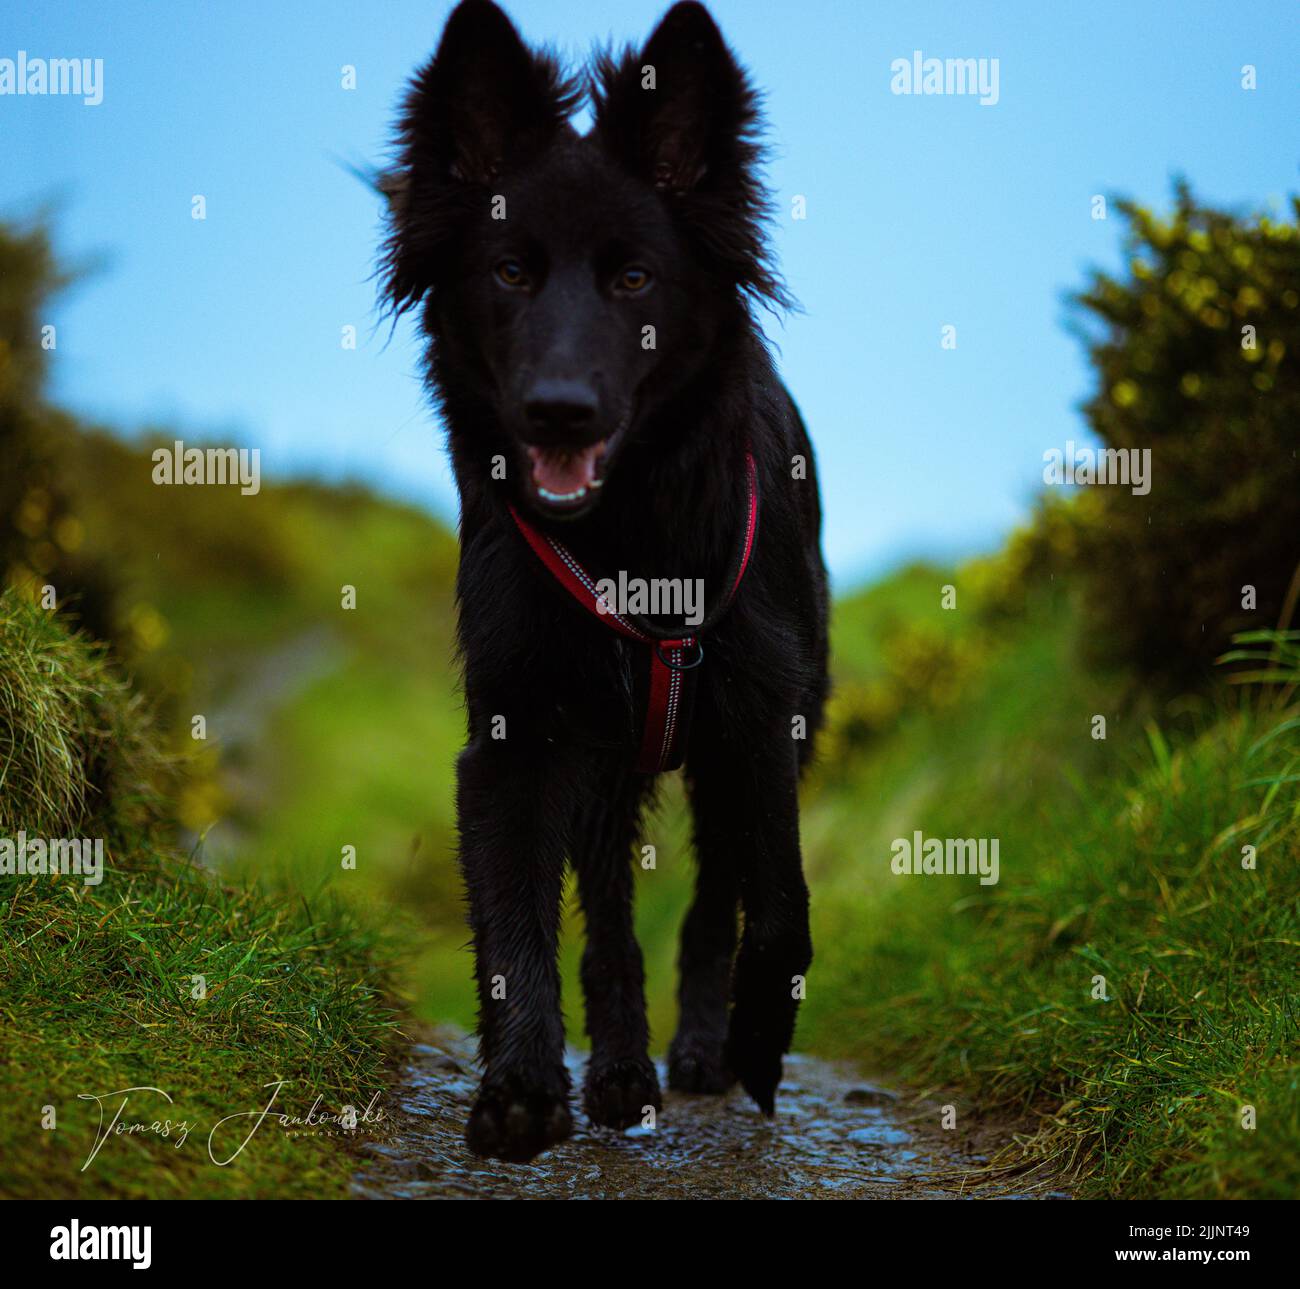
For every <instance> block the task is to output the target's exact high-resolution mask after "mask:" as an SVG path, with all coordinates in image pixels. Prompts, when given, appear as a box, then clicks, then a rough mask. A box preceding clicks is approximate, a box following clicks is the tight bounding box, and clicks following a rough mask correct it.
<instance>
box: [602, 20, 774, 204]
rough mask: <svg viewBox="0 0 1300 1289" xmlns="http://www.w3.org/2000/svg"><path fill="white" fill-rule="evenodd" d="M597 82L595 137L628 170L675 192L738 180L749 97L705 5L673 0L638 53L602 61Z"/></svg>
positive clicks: (746, 148)
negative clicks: (677, 2)
mask: <svg viewBox="0 0 1300 1289" xmlns="http://www.w3.org/2000/svg"><path fill="white" fill-rule="evenodd" d="M599 80H600V89H599V90H598V93H597V108H596V134H597V137H598V138H599V139H600V140H601V142H602V143H603V144H604V145H605V147H606V148H607V149H608V150H609V151H610V152H611V153H612V154H613V155H615V156H616V157H617V158H618V159H619V160H620V161H621V162H622V163H623V164H624V165H626V166H627V167H629V168H630V169H631V170H632V171H633V172H634V173H636V174H638V175H640V176H641V177H642V178H644V179H646V180H648V181H650V182H652V183H654V184H655V185H656V186H657V187H660V188H664V189H668V190H670V191H672V192H677V193H684V192H689V191H691V190H693V189H695V188H697V187H701V186H702V187H706V188H717V187H719V186H722V185H724V184H725V183H726V182H727V181H728V180H729V179H737V178H743V171H744V169H745V168H746V167H747V166H748V165H749V163H750V162H751V161H752V159H753V148H752V147H751V146H750V145H749V140H748V135H749V134H750V132H751V130H752V129H753V128H754V126H755V124H756V103H755V96H754V94H753V91H752V90H751V89H750V88H749V84H748V82H747V80H746V78H745V73H744V72H743V71H742V70H741V68H740V66H739V64H738V63H737V62H736V60H735V58H733V57H732V54H731V51H730V50H729V49H728V48H727V45H726V42H725V41H724V40H723V39H722V33H721V32H720V31H719V30H718V28H717V26H716V24H715V23H714V21H713V19H712V18H711V17H710V16H709V12H708V10H707V9H705V8H704V6H703V5H701V4H696V3H694V2H693V0H683V3H680V4H676V5H674V6H673V7H672V8H671V9H670V10H669V11H668V12H667V14H665V15H664V18H663V21H662V22H661V23H660V24H659V26H658V27H657V28H656V29H655V32H654V34H653V35H652V36H651V37H650V39H649V40H648V41H647V42H646V45H645V48H644V49H642V51H641V52H640V54H635V53H631V52H629V53H627V54H625V55H624V56H623V58H622V59H621V60H620V61H618V62H614V61H613V60H612V59H609V58H604V59H602V60H601V63H600V67H599Z"/></svg>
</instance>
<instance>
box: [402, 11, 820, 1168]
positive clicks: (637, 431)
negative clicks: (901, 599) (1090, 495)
mask: <svg viewBox="0 0 1300 1289" xmlns="http://www.w3.org/2000/svg"><path fill="white" fill-rule="evenodd" d="M648 67H653V68H654V80H655V85H654V88H645V87H643V85H644V81H645V78H646V72H645V71H644V69H645V68H648ZM592 89H593V95H594V99H595V105H596V115H595V125H594V128H593V129H592V131H591V133H590V134H589V135H587V136H585V137H580V136H579V135H577V134H576V133H575V132H574V131H573V129H572V128H571V127H570V125H569V124H568V122H567V118H568V116H569V114H570V113H571V111H572V110H573V109H574V107H575V105H576V103H577V102H578V99H579V97H580V95H579V90H578V87H577V85H575V83H573V82H566V81H565V80H564V79H563V78H562V77H561V75H560V73H559V71H558V69H557V67H556V65H555V63H554V62H553V61H552V60H551V59H550V58H548V57H546V56H544V55H540V54H537V53H534V52H531V51H529V50H528V49H526V48H525V46H524V45H523V44H522V43H521V42H520V40H519V37H518V35H517V33H516V32H515V29H514V28H513V26H512V25H511V24H510V22H509V20H508V19H507V18H506V17H505V15H504V14H503V13H502V12H501V11H500V10H499V9H498V8H496V6H495V5H493V4H491V3H488V0H465V2H464V3H462V4H461V5H460V6H459V7H458V8H457V9H456V10H455V11H454V12H453V13H452V15H451V18H450V19H449V21H448V23H447V27H446V30H445V31H444V33H443V37H442V41H441V44H440V45H439V48H438V51H437V54H436V56H435V57H434V59H433V60H432V62H430V63H429V64H428V66H426V67H425V68H424V69H423V70H422V71H421V72H420V73H419V74H418V75H417V77H416V78H415V80H414V82H413V85H412V88H411V91H410V94H409V97H408V98H407V100H406V104H405V109H404V113H403V115H402V118H401V122H400V136H399V143H400V155H399V157H398V161H397V165H396V167H395V169H394V170H393V171H392V172H391V174H390V176H389V182H388V184H387V185H386V186H387V189H388V191H389V194H390V197H391V201H392V211H391V219H392V232H391V237H390V239H389V241H388V244H387V251H386V259H385V262H384V272H385V280H386V286H387V292H388V301H389V303H390V305H391V306H392V307H393V309H394V310H395V311H396V312H399V313H400V312H401V311H403V310H405V309H407V308H410V307H413V306H415V305H416V304H418V303H420V302H423V310H422V316H423V325H424V329H425V332H426V334H427V336H428V339H429V346H428V379H429V384H430V388H431V390H432V391H433V393H434V395H435V397H436V399H437V400H438V402H439V404H440V407H441V410H442V412H443V415H444V418H445V421H446V424H447V427H448V433H449V437H450V446H451V454H452V459H453V462H454V467H455V472H456V480H457V484H458V487H459V490H460V497H461V560H460V573H459V578H458V582H457V592H458V597H459V602H460V629H459V638H460V647H461V652H462V655H463V661H464V673H465V695H466V701H467V707H468V723H469V739H468V743H467V745H466V747H465V750H464V751H463V753H462V754H461V757H460V761H459V766H458V781H459V788H458V794H457V806H458V811H459V828H460V860H461V865H462V867H463V871H464V876H465V882H466V886H467V889H468V897H469V906H470V924H471V927H472V929H473V936H474V950H475V955H476V964H477V979H478V993H479V1006H480V1039H481V1053H482V1059H483V1062H484V1067H485V1072H484V1076H483V1082H482V1087H481V1089H480V1091H479V1095H478V1100H477V1102H476V1104H475V1106H474V1108H473V1110H472V1112H471V1114H470V1119H469V1126H468V1141H469V1145H470V1147H471V1148H472V1149H473V1150H475V1151H476V1152H478V1153H480V1154H485V1155H496V1156H500V1157H502V1158H505V1159H515V1160H523V1159H528V1158H531V1157H532V1156H534V1155H536V1154H537V1153H538V1152H540V1151H542V1150H545V1149H546V1148H547V1147H549V1146H551V1145H553V1144H554V1143H556V1142H558V1141H560V1140H562V1139H563V1138H564V1137H566V1136H567V1135H568V1133H569V1131H570V1117H569V1108H568V1076H567V1074H566V1072H565V1068H564V1064H563V1061H562V1055H563V1046H564V1030H563V1025H562V1020H561V1012H560V982H559V974H558V971H557V966H556V953H557V933H558V928H559V916H560V901H561V883H562V879H563V873H564V865H565V861H566V859H567V860H568V861H569V862H570V863H571V864H572V865H573V868H574V870H575V872H576V875H577V879H578V890H579V895H580V898H581V903H582V909H583V913H584V915H585V921H586V928H587V947H586V951H585V954H584V956H583V961H582V982H583V989H584V993H585V996H586V1013H587V1030H588V1033H589V1035H590V1037H591V1049H592V1050H591V1060H590V1064H589V1066H588V1069H587V1075H586V1084H585V1094H584V1104H585V1108H586V1111H587V1113H588V1115H589V1116H590V1118H591V1119H592V1121H593V1122H594V1123H596V1124H599V1125H606V1126H610V1127H625V1126H628V1125H629V1124H632V1123H634V1122H638V1121H640V1120H641V1118H642V1116H643V1113H644V1109H645V1107H647V1106H655V1107H658V1106H659V1105H660V1091H659V1086H658V1080H657V1077H656V1073H655V1068H654V1066H653V1064H652V1063H651V1061H650V1059H649V1056H648V1054H647V1043H648V1033H647V1026H646V1018H645V1001H644V977H643V972H642V964H641V955H640V950H639V948H638V947H637V943H636V940H635V938H634V935H633V925H632V862H633V846H634V841H635V840H636V838H637V836H638V828H639V823H640V818H641V813H642V809H643V807H644V806H645V804H646V802H647V799H648V797H649V796H650V795H651V794H652V792H653V788H654V779H653V777H652V776H647V775H643V774H638V773H635V772H634V771H633V769H632V768H631V767H632V762H633V758H634V754H635V749H636V740H637V731H638V726H639V722H640V719H641V712H640V710H639V709H638V707H637V703H636V699H635V696H634V689H635V685H634V676H635V673H636V669H638V668H643V667H645V666H646V658H645V655H644V653H643V651H642V647H641V646H639V645H636V644H634V643H629V642H626V641H624V640H623V639H622V638H620V637H618V636H616V635H615V634H614V633H613V632H611V631H609V630H607V629H606V627H605V625H604V624H602V623H601V622H599V621H598V620H597V619H596V618H594V617H592V616H590V615H588V614H585V613H583V612H582V611H581V610H580V609H579V608H578V607H577V606H576V605H575V604H574V603H573V602H572V601H571V600H568V599H567V597H565V596H564V595H563V594H562V593H561V592H559V591H558V590H557V588H556V586H555V585H554V584H553V583H552V582H551V580H550V578H549V576H548V575H547V574H546V573H545V571H544V570H543V569H542V566H541V565H540V563H539V562H538V560H537V558H536V556H535V555H534V554H533V552H532V551H530V550H529V549H528V547H527V546H526V545H525V543H524V541H523V540H522V538H521V536H520V534H519V533H518V532H517V531H516V529H515V526H514V524H513V523H512V521H511V519H510V518H509V514H508V511H507V503H508V502H513V503H514V504H516V505H517V506H519V507H520V508H521V509H527V510H528V512H529V513H531V515H532V517H533V522H535V523H536V524H537V525H538V526H539V527H541V528H543V529H544V530H547V531H551V532H553V533H555V534H557V535H558V536H559V537H560V538H561V539H562V540H563V541H564V542H565V543H566V544H568V545H569V546H570V548H571V549H573V550H574V551H575V553H576V554H577V555H578V557H579V558H580V559H582V560H583V561H584V562H585V563H588V565H589V567H593V568H596V569H599V570H602V573H605V572H608V573H610V574H611V575H612V574H614V573H616V571H617V570H627V571H628V573H629V575H632V576H640V577H644V578H660V577H665V578H692V579H694V578H699V579H703V583H704V586H705V588H706V590H707V591H708V593H709V599H710V603H711V602H712V601H713V600H714V599H716V598H717V596H718V594H719V592H720V590H721V588H720V586H719V583H720V582H721V581H722V580H723V579H724V578H725V576H726V570H727V568H728V566H729V564H730V563H731V561H732V559H733V557H734V554H735V551H736V547H737V543H738V542H739V540H740V538H741V529H742V525H743V523H744V520H745V499H744V488H743V471H742V462H743V459H744V452H745V448H746V445H747V444H748V445H750V447H751V448H752V451H753V454H754V457H755V459H756V462H757V468H758V474H759V479H760V485H761V496H762V510H761V518H760V521H759V527H758V536H757V541H756V546H755V551H754V555H753V559H752V562H751V565H750V568H749V571H748V573H747V575H746V577H745V579H744V582H743V584H742V585H741V588H740V591H739V594H738V596H737V598H736V600H735V602H734V604H733V605H732V606H731V608H730V610H729V611H728V612H727V614H726V615H725V616H724V617H723V618H722V620H721V621H720V622H719V623H718V624H717V626H716V627H715V628H714V629H713V630H712V631H711V632H710V633H709V635H708V638H707V639H706V641H705V644H706V648H707V657H706V660H705V662H704V664H703V666H702V668H701V669H700V671H699V672H698V673H697V674H698V676H699V685H698V696H697V701H696V707H695V715H694V721H693V724H692V726H691V729H690V735H689V744H688V746H687V753H686V766H685V774H686V780H687V784H688V787H689V791H690V799H691V806H692V810H693V814H694V825H695V846H696V851H697V860H698V870H699V871H698V879H697V887H696V895H695V901H694V903H693V905H692V907H691V910H690V912H689V914H688V916H687V918H686V922H685V926H684V928H683V933H682V942H681V959H680V967H681V983H680V990H679V999H680V1021H679V1025H678V1029H677V1034H676V1037H675V1038H674V1039H673V1042H672V1045H671V1049H670V1053H669V1083H670V1085H671V1086H672V1087H674V1088H680V1089H683V1090H685V1091H694V1092H720V1091H722V1090H724V1089H725V1088H726V1087H728V1086H729V1084H730V1083H731V1082H732V1081H733V1079H734V1078H736V1077H738V1078H739V1079H740V1081H741V1083H742V1084H743V1085H744V1087H745V1088H746V1089H747V1090H748V1091H749V1093H750V1094H751V1095H752V1096H753V1098H754V1100H755V1101H756V1102H757V1103H758V1105H759V1106H760V1107H761V1108H762V1110H763V1111H764V1112H765V1113H767V1114H771V1113H772V1111H773V1105H774V1097H775V1092H776V1088H777V1084H778V1083H779V1081H780V1077H781V1057H782V1054H783V1053H784V1052H786V1051H787V1050H788V1048H789V1043H790V1039H791V1035H792V1032H793V1029H794V1021H795V1009H796V1006H797V1001H796V998H797V996H798V994H799V992H800V991H799V989H798V988H797V984H798V982H797V981H796V978H797V977H800V978H801V977H802V976H803V974H804V972H805V971H806V969H807V967H808V964H809V962H810V960H811V957H812V946H811V942H810V939H809V932H808V894H807V888H806V886H805V883H804V879H803V875H802V870H801V860H800V852H799V819H798V803H797V799H796V787H797V780H798V776H799V772H800V770H801V768H802V766H803V764H804V762H805V760H806V758H807V754H808V751H809V749H810V747H811V743H812V738H813V736H814V735H815V733H816V730H817V728H818V726H819V724H820V721H821V712H822V707H823V704H824V700H825V696H826V684H827V682H826V653H827V586H826V575H825V570H824V568H823V565H822V559H821V554H820V549H819V541H820V538H819V532H820V526H821V515H820V506H819V502H818V496H817V484H816V480H815V477H814V474H813V467H812V451H811V447H810V444H809V441H808V437H807V435H806V433H805V430H804V427H803V424H802V422H801V420H800V417H799V413H798V411H797V410H796V408H795V405H794V403H793V401H792V400H791V398H790V395H789V394H788V393H787V391H786V390H785V387H784V386H783V385H782V384H781V381H780V380H779V378H778V377H777V376H776V374H775V372H774V370H773V367H772V364H771V361H770V359H769V355H768V352H767V349H766V347H765V344H764V342H763V339H762V337H761V334H760V332H759V329H758V327H757V325H756V324H755V322H754V320H753V317H752V313H751V310H752V308H753V306H754V305H755V304H759V303H771V304H775V305H782V304H785V303H788V301H787V300H786V298H785V295H784V291H783V288H782V286H781V284H780V281H779V279H778V278H777V277H776V276H775V274H774V273H773V272H772V270H771V269H770V268H769V266H768V261H767V258H766V244H765V240H764V234H763V226H762V221H763V216H764V213H765V206H764V196H763V192H762V189H761V187H760V185H759V182H758V178H757V176H756V173H755V166H756V164H757V161H758V147H757V142H756V131H757V113H756V101H755V95H754V93H753V91H752V90H751V89H750V87H749V84H748V82H747V79H746V76H745V74H744V72H743V71H742V70H741V69H740V67H739V66H738V65H737V64H736V62H735V60H734V58H733V57H732V55H731V53H730V52H729V50H728V49H727V47H726V45H725V44H724V42H723V40H722V37H721V36H720V34H719V33H718V30H717V28H716V26H715V25H714V23H713V21H712V19H711V18H710V17H709V15H708V13H707V11H706V10H705V9H704V8H703V7H702V6H700V5H698V4H693V3H685V4H678V5H676V6H675V7H674V8H673V9H671V10H670V11H669V13H668V14H667V15H666V17H665V18H664V20H663V22H662V23H661V24H660V26H659V27H658V29H657V30H656V31H655V33H654V35H653V36H651V38H650V40H649V42H648V43H647V44H646V46H645V48H644V49H643V50H641V51H640V52H639V53H635V52H632V51H628V52H627V53H625V54H624V55H623V56H622V57H621V58H617V59H616V58H612V57H609V56H604V57H602V58H600V59H599V61H598V64H597V71H596V76H595V78H594V83H593V87H592ZM496 198H504V203H505V204H504V214H505V218H504V219H502V218H493V213H494V212H493V202H494V199H496ZM497 212H498V213H501V207H500V205H499V203H498V206H497ZM629 265H632V266H634V268H633V270H631V271H629V272H625V270H627V269H628V266H629ZM641 274H645V275H646V276H645V277H644V278H643V277H642V276H640V275H641ZM647 326H652V327H653V328H654V336H655V340H656V346H655V347H654V348H647V347H645V346H644V345H643V343H642V340H643V336H644V335H645V334H647V333H645V332H644V331H643V328H645V327H647ZM605 440H608V444H607V446H606V447H605V448H604V449H603V451H604V455H603V458H601V467H602V469H603V474H604V483H603V486H602V487H600V489H599V491H598V492H597V490H596V489H595V488H592V489H591V490H590V493H589V495H586V496H584V497H583V498H582V499H580V501H579V503H578V504H576V505H573V504H569V505H566V506H558V507H557V506H555V505H553V504H551V502H550V501H549V500H548V496H547V494H544V493H542V492H539V490H538V487H537V479H536V472H535V471H530V462H534V461H536V460H537V459H538V453H548V454H552V456H548V457H547V458H546V459H547V460H551V459H555V458H554V455H553V454H556V453H560V454H561V458H560V459H562V460H568V459H570V458H567V457H564V456H563V453H564V452H565V451H566V450H569V451H572V452H582V451H583V450H588V449H590V447H591V445H592V444H595V443H597V442H602V441H605ZM530 449H531V451H530ZM503 462H504V463H505V471H504V473H505V476H506V477H505V478H504V479H501V478H500V477H498V476H500V475H501V473H502V470H501V466H502V463H503ZM800 462H802V463H804V465H803V467H802V468H801V466H800ZM494 467H495V468H494ZM498 717H504V720H505V723H504V733H505V735H506V737H504V738H501V737H494V734H496V735H499V734H500V733H501V732H502V727H501V726H500V724H499V723H498V724H497V725H496V726H495V727H494V718H498ZM796 717H802V718H803V723H804V728H805V731H806V738H803V739H800V738H799V737H797V735H798V732H799V731H798V729H797V723H796V721H795V718H796ZM738 907H739V908H740V909H743V913H744V919H743V922H744V931H743V935H741V936H740V937H739V952H738V953H737V951H736V950H737V910H738Z"/></svg>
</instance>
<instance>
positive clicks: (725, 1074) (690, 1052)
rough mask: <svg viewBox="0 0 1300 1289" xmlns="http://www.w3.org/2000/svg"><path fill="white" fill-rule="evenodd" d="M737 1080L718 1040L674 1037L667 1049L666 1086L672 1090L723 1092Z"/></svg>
mask: <svg viewBox="0 0 1300 1289" xmlns="http://www.w3.org/2000/svg"><path fill="white" fill-rule="evenodd" d="M735 1081H736V1076H735V1075H734V1074H733V1073H732V1072H731V1070H730V1069H729V1068H728V1066H727V1061H726V1057H725V1056H724V1055H723V1051H722V1044H721V1043H709V1042H706V1041H703V1040H700V1039H683V1038H678V1039H674V1040H673V1045H672V1047H670V1048H669V1049H668V1086H669V1087H670V1088H672V1089H673V1091H674V1092H702V1093H708V1094H712V1095H715V1096H716V1095H717V1094H718V1093H721V1092H725V1091H726V1090H727V1089H728V1088H729V1087H731V1085H732V1084H733V1083H735Z"/></svg>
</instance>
